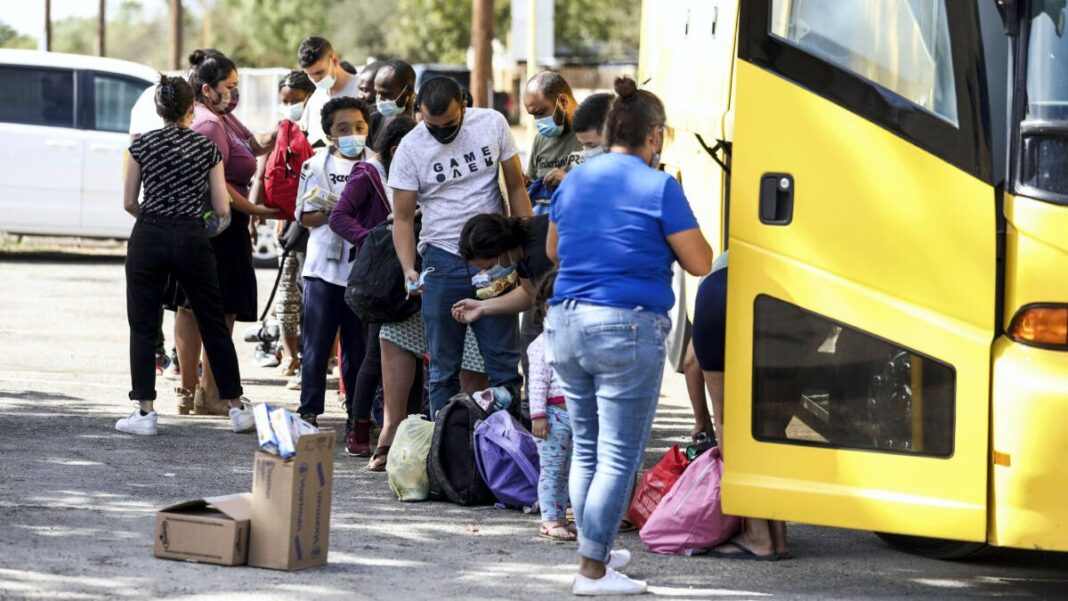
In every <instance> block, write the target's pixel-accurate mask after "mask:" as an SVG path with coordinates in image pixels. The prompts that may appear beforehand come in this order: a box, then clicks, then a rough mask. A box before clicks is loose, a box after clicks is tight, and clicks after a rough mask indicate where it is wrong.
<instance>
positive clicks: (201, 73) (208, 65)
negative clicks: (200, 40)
mask: <svg viewBox="0 0 1068 601" xmlns="http://www.w3.org/2000/svg"><path fill="white" fill-rule="evenodd" d="M236 70H237V65H235V64H234V61H232V60H230V59H229V58H227V57H226V55H225V54H223V53H222V52H219V51H218V50H216V49H214V48H202V49H197V50H194V51H193V52H191V53H190V54H189V76H188V79H189V85H190V86H192V87H193V96H194V97H195V98H196V99H197V100H204V91H203V90H202V89H201V88H202V87H203V86H204V84H208V87H209V88H214V87H215V86H217V85H219V82H220V81H222V80H224V79H226V78H227V77H230V74H231V73H233V72H234V71H236Z"/></svg>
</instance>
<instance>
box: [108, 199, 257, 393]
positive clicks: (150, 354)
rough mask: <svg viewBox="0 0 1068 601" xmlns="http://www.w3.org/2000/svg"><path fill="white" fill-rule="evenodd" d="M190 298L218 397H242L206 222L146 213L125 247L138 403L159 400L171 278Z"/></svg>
mask: <svg viewBox="0 0 1068 601" xmlns="http://www.w3.org/2000/svg"><path fill="white" fill-rule="evenodd" d="M170 276H173V277H174V278H175V279H176V280H177V281H178V283H179V284H180V285H181V287H182V289H183V290H184V291H185V293H186V295H187V296H188V298H189V302H190V305H192V309H193V314H194V315H195V316H196V318H197V326H198V327H199V329H200V336H201V338H203V340H204V350H205V351H206V352H207V354H208V360H209V361H211V368H212V372H213V373H214V374H215V381H216V382H218V384H219V396H221V397H222V398H224V399H236V398H237V397H239V396H241V392H242V390H241V374H240V372H239V371H238V367H237V352H236V351H235V350H234V341H233V338H232V337H231V336H230V329H229V328H228V327H227V325H226V317H225V316H224V315H223V309H222V296H221V295H220V293H219V281H218V275H217V274H216V270H215V253H214V251H212V248H211V243H210V242H209V240H208V235H207V231H206V230H205V229H204V226H203V222H202V221H201V220H200V219H198V218H196V217H190V218H161V217H142V218H141V219H138V220H137V223H136V224H135V225H134V228H133V232H132V233H131V234H130V241H129V243H128V244H127V247H126V316H127V319H128V320H129V322H130V377H131V379H132V380H133V390H131V391H130V399H131V400H134V401H154V400H156V361H155V356H156V353H155V348H156V337H157V335H158V333H159V326H160V314H159V307H160V303H161V302H162V300H163V288H164V286H166V284H167V278H168V277H170Z"/></svg>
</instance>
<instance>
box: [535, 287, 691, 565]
mask: <svg viewBox="0 0 1068 601" xmlns="http://www.w3.org/2000/svg"><path fill="white" fill-rule="evenodd" d="M670 327H671V321H670V320H669V319H668V318H667V317H666V316H664V315H660V314H657V313H651V312H649V311H645V310H644V309H642V308H640V307H639V308H636V309H619V308H615V307H603V306H598V305H590V304H584V303H577V302H575V301H565V302H564V303H563V304H559V305H554V306H553V307H551V308H550V309H549V315H548V319H547V321H546V324H545V337H546V342H547V344H546V360H547V361H548V362H549V364H550V365H552V366H553V369H555V370H556V375H557V376H559V377H560V383H561V386H562V388H563V389H564V396H565V397H566V398H567V412H568V413H569V414H570V416H571V427H572V430H573V434H574V452H573V454H572V457H571V482H570V488H571V506H572V507H573V508H574V510H575V520H576V521H577V522H578V527H579V549H578V552H579V555H582V556H583V557H586V558H589V559H593V560H595V561H603V562H607V561H608V554H609V551H611V549H612V545H613V544H614V543H615V540H616V535H617V534H618V532H619V524H620V522H622V521H623V515H624V513H625V512H626V508H627V502H628V500H629V499H630V494H631V489H632V488H633V486H634V480H635V476H636V475H637V473H638V467H639V466H640V465H641V459H642V454H643V453H644V452H645V444H646V442H647V441H648V439H649V431H650V430H651V429H652V426H653V417H654V415H655V414H656V404H657V401H658V400H659V398H660V381H661V379H662V378H663V376H664V357H665V350H664V338H665V337H666V336H667V333H668V330H669V329H670Z"/></svg>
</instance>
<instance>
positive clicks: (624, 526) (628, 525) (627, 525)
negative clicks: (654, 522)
mask: <svg viewBox="0 0 1068 601" xmlns="http://www.w3.org/2000/svg"><path fill="white" fill-rule="evenodd" d="M637 529H638V527H637V526H635V525H634V524H633V523H632V522H631V521H630V520H623V521H622V522H620V523H619V531H620V532H634V531H635V530H637Z"/></svg>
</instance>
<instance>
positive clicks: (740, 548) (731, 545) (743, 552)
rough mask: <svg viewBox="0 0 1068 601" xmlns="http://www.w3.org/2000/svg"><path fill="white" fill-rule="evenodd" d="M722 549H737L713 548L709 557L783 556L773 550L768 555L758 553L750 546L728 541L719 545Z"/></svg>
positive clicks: (774, 558)
mask: <svg viewBox="0 0 1068 601" xmlns="http://www.w3.org/2000/svg"><path fill="white" fill-rule="evenodd" d="M719 548H720V549H737V550H736V551H716V550H712V551H709V552H708V556H709V557H718V558H720V559H743V560H746V559H747V560H749V561H779V559H781V557H780V556H779V554H778V553H775V552H772V553H768V554H767V555H758V554H757V553H756V551H753V550H752V549H750V548H749V547H746V546H745V545H743V544H741V543H736V542H727V543H723V544H722V545H720V546H719Z"/></svg>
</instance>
